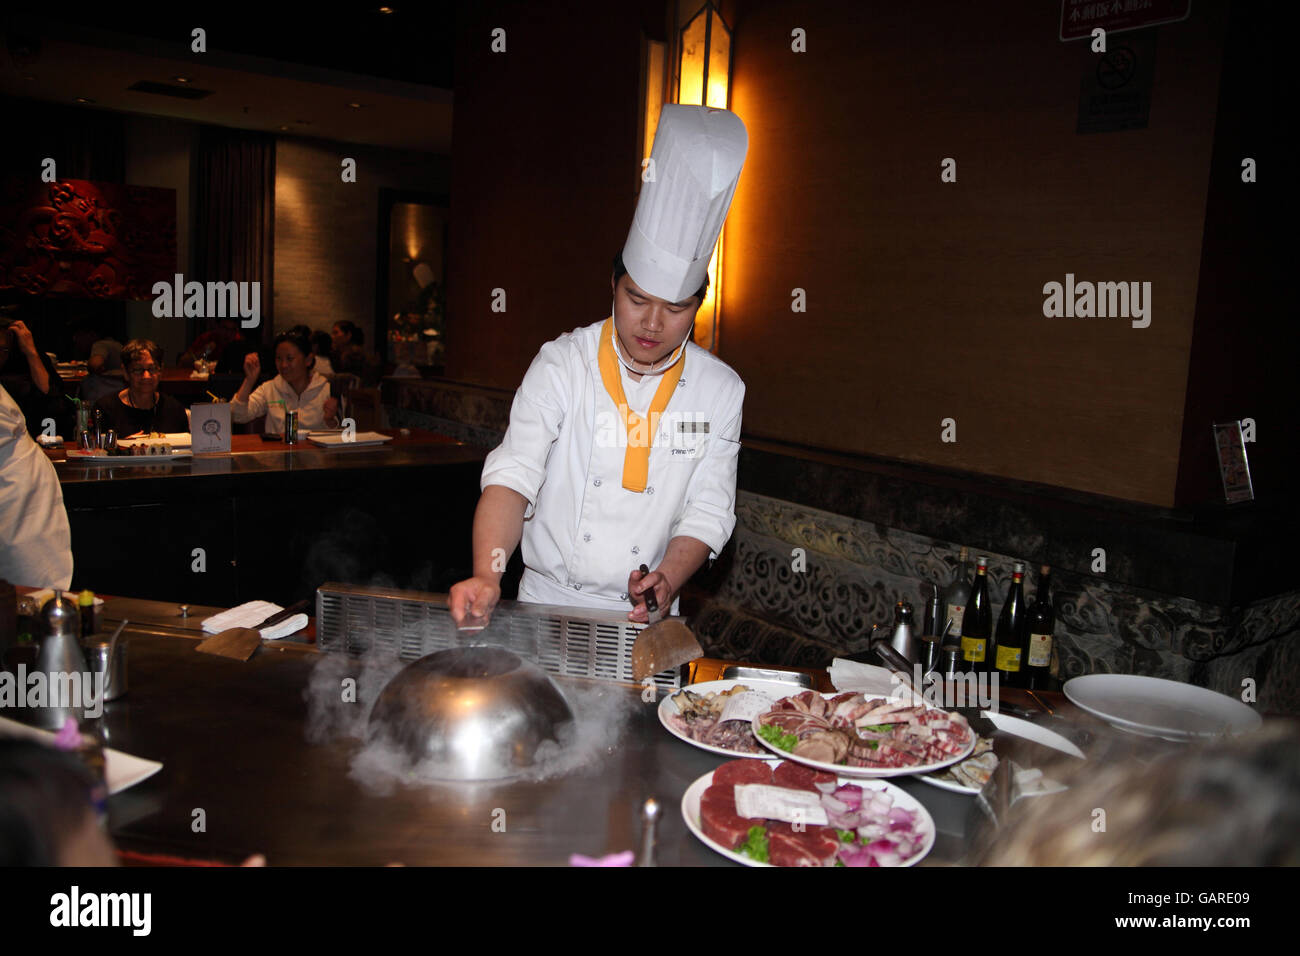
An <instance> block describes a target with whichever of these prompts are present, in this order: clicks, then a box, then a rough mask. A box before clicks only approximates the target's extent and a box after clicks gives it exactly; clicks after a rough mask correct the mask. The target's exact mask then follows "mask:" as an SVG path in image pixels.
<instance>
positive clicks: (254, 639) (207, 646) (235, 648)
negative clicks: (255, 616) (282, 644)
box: [194, 627, 262, 661]
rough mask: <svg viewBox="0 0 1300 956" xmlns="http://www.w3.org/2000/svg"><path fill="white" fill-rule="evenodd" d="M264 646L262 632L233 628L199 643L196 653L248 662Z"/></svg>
mask: <svg viewBox="0 0 1300 956" xmlns="http://www.w3.org/2000/svg"><path fill="white" fill-rule="evenodd" d="M261 646H262V632H261V631H255V630H253V629H252V628H251V627H232V628H230V629H228V630H225V631H222V632H221V633H220V634H217V635H215V636H213V637H209V638H208V639H207V640H206V641H202V642H200V643H199V645H198V647H196V648H194V649H195V650H196V651H202V652H203V653H204V654H216V655H217V656H218V657H230V658H233V659H234V660H237V661H246V660H248V659H249V658H250V657H252V656H253V654H254V652H255V651H256V650H257V649H258V648H259V647H261Z"/></svg>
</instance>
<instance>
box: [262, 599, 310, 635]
mask: <svg viewBox="0 0 1300 956" xmlns="http://www.w3.org/2000/svg"><path fill="white" fill-rule="evenodd" d="M306 607H307V601H306V600H303V601H299V602H298V603H296V604H290V605H289V606H288V607H287V608H285V609H284V610H283V611H276V612H275V613H274V614H272V615H271V616H270V617H268V618H267V619H266V620H265V621H262V622H261V623H260V624H254V625H253V628H254V629H255V630H259V631H260V630H261V629H262V628H264V627H270V626H271V625H273V624H279V623H280V622H281V621H287V620H289V618H291V617H293V616H294V615H295V614H297V613H299V612H300V611H302V610H303V609H304V608H306Z"/></svg>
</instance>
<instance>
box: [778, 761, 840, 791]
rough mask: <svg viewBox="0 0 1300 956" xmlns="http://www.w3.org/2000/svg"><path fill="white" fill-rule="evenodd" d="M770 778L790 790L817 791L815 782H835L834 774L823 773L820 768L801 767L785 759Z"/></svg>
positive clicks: (779, 785)
mask: <svg viewBox="0 0 1300 956" xmlns="http://www.w3.org/2000/svg"><path fill="white" fill-rule="evenodd" d="M772 780H773V781H774V782H775V783H776V785H777V786H778V787H789V788H790V789H791V790H813V791H817V784H819V783H821V784H833V783H835V774H833V773H823V772H821V771H820V770H813V769H812V768H811V767H803V766H800V765H799V764H797V763H791V762H790V761H789V760H787V761H785V762H784V763H782V764H779V765H778V766H777V768H776V772H775V773H773V774H772ZM817 792H820V791H817Z"/></svg>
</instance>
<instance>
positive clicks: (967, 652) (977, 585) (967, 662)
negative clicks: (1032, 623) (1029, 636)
mask: <svg viewBox="0 0 1300 956" xmlns="http://www.w3.org/2000/svg"><path fill="white" fill-rule="evenodd" d="M988 570H989V559H988V558H986V557H984V555H982V554H981V555H980V556H979V560H978V561H977V562H976V563H975V581H974V583H973V584H971V589H970V602H969V603H968V604H967V605H966V610H965V612H964V613H963V614H962V624H961V660H962V669H963V670H966V671H979V672H983V673H987V672H988V671H990V670H991V669H992V667H993V661H992V659H991V658H992V656H993V655H992V654H991V653H990V649H989V644H990V643H991V642H992V639H993V611H992V609H991V608H990V607H989V579H988Z"/></svg>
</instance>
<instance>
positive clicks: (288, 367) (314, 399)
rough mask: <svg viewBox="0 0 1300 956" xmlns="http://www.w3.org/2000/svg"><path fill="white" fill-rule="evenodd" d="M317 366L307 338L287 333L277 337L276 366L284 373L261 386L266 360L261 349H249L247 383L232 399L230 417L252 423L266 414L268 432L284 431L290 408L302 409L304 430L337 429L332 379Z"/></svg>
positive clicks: (300, 420)
mask: <svg viewBox="0 0 1300 956" xmlns="http://www.w3.org/2000/svg"><path fill="white" fill-rule="evenodd" d="M314 365H315V356H313V355H312V351H311V342H310V341H309V340H308V339H307V337H306V336H305V335H298V334H296V333H293V332H283V333H281V334H280V335H277V336H276V338H275V368H276V371H277V372H279V373H280V374H279V375H277V376H276V377H275V378H273V379H271V380H270V381H269V382H263V383H262V384H261V385H258V384H257V378H258V376H259V375H260V374H261V372H262V362H261V360H260V359H259V358H258V357H257V352H249V353H248V355H246V356H245V357H244V382H243V384H242V385H240V386H239V391H238V392H236V393H235V397H234V398H232V399H231V400H230V417H231V418H233V419H234V420H235V421H237V422H249V421H252V420H253V419H254V418H257V417H259V416H261V415H265V416H266V428H265V429H264V430H265V431H266V433H267V434H271V433H274V432H283V431H284V413H285V411H286V410H288V411H297V412H298V427H299V428H301V429H305V430H307V431H310V430H311V429H313V428H337V427H338V424H339V420H338V413H339V403H338V399H336V398H331V397H330V383H329V380H328V379H327V378H325V376H323V375H320V374H319V373H317V372H316V370H315V368H314ZM254 386H256V388H254Z"/></svg>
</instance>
